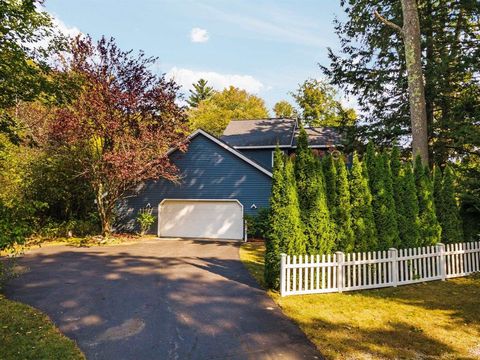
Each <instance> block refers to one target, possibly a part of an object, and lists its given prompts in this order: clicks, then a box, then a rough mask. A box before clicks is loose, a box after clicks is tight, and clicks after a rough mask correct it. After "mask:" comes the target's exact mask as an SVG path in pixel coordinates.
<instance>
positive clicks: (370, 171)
mask: <svg viewBox="0 0 480 360" xmlns="http://www.w3.org/2000/svg"><path fill="white" fill-rule="evenodd" d="M376 158H377V155H376V154H375V146H374V145H373V143H372V142H369V143H368V144H367V150H366V152H365V156H364V159H363V162H364V163H365V166H366V169H367V175H368V179H369V181H374V180H375V179H376V176H377V175H376V171H375V164H376Z"/></svg>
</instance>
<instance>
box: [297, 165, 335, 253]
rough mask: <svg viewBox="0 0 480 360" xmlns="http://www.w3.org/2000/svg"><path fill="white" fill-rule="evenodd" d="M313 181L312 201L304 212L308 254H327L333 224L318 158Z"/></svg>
mask: <svg viewBox="0 0 480 360" xmlns="http://www.w3.org/2000/svg"><path fill="white" fill-rule="evenodd" d="M315 165H316V166H315V167H316V168H315V169H314V170H315V171H314V174H315V176H314V181H313V182H312V183H311V191H310V194H311V196H312V201H311V202H310V204H309V208H308V210H307V212H306V214H307V216H306V218H305V221H304V223H305V234H306V236H307V253H308V254H327V253H330V252H332V250H333V248H334V245H335V233H334V226H332V221H331V219H330V211H329V209H328V204H327V196H326V193H325V185H324V183H323V182H324V179H323V173H322V167H321V164H320V161H319V160H316V161H315ZM302 210H303V209H302Z"/></svg>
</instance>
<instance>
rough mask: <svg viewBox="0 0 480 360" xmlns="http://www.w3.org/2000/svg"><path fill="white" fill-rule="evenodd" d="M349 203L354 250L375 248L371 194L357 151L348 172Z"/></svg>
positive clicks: (375, 238) (365, 171) (375, 232)
mask: <svg viewBox="0 0 480 360" xmlns="http://www.w3.org/2000/svg"><path fill="white" fill-rule="evenodd" d="M350 203H351V208H352V209H351V212H352V231H353V234H354V237H355V241H354V251H361V252H363V251H369V250H375V249H376V248H377V245H378V244H377V242H378V239H377V229H376V226H375V219H374V218H373V209H372V194H371V193H370V188H369V187H368V175H367V170H366V166H365V163H361V162H360V160H359V159H358V155H357V153H354V154H353V163H352V170H351V172H350Z"/></svg>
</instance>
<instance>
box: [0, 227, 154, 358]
mask: <svg viewBox="0 0 480 360" xmlns="http://www.w3.org/2000/svg"><path fill="white" fill-rule="evenodd" d="M154 238H156V235H143V236H140V235H133V234H113V235H110V236H109V237H108V238H104V237H102V236H100V235H98V236H84V237H76V236H74V237H52V238H47V237H32V238H31V239H28V240H27V241H26V242H25V244H21V245H15V246H13V247H11V248H9V249H7V250H1V251H0V256H11V255H18V254H21V253H23V252H25V251H27V250H30V249H35V248H39V247H44V246H52V245H67V246H73V247H92V246H110V245H120V244H132V243H135V242H138V241H142V240H145V239H154ZM0 360H1V359H0Z"/></svg>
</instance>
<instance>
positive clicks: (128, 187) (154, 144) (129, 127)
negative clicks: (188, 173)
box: [50, 37, 187, 236]
mask: <svg viewBox="0 0 480 360" xmlns="http://www.w3.org/2000/svg"><path fill="white" fill-rule="evenodd" d="M154 62H155V59H154V58H147V57H145V56H144V54H143V53H140V54H139V55H138V56H134V55H133V54H132V52H131V51H127V52H125V51H122V50H120V49H119V48H118V47H117V45H116V44H115V42H114V40H113V39H110V40H107V39H105V38H102V39H101V40H100V41H98V42H97V43H94V42H93V41H92V39H91V38H90V37H78V38H76V39H75V40H74V41H73V44H72V50H71V54H70V55H69V57H68V61H67V62H66V63H67V69H65V70H66V71H68V72H69V73H70V74H74V75H75V76H76V77H78V78H79V79H80V84H81V85H80V89H81V90H80V91H79V93H78V96H77V97H76V99H75V100H74V101H73V102H72V103H71V104H69V105H68V106H66V107H63V108H60V109H58V110H57V111H56V113H55V115H54V119H53V121H52V123H51V127H50V139H51V141H52V143H53V144H55V146H58V147H59V148H61V149H63V150H66V151H72V154H76V155H75V156H77V161H78V167H79V169H78V170H79V174H80V175H81V176H83V177H84V178H85V179H86V181H88V182H89V183H90V184H91V187H92V189H93V190H94V192H95V198H96V203H97V208H98V214H99V217H100V220H101V223H102V233H103V235H105V236H107V235H108V234H109V233H110V232H111V229H112V220H113V217H114V214H115V209H116V206H117V204H118V202H119V201H120V200H121V199H122V198H124V197H126V196H128V195H129V194H131V193H132V192H133V191H134V190H135V188H137V187H138V185H139V184H140V183H142V182H144V181H147V180H152V179H158V178H166V179H169V180H175V179H176V178H177V171H178V170H177V168H176V167H175V165H174V164H172V163H171V162H170V160H169V158H168V156H167V151H168V149H170V148H171V147H179V148H180V149H184V148H185V146H186V137H187V125H186V121H187V119H186V114H185V111H184V110H185V109H184V108H183V107H181V106H179V105H178V104H177V103H176V100H177V99H178V96H179V94H178V90H179V87H178V86H177V85H176V84H175V83H174V82H173V81H168V80H166V79H165V77H164V76H158V75H155V74H154V73H152V71H151V68H152V65H153V64H154Z"/></svg>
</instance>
